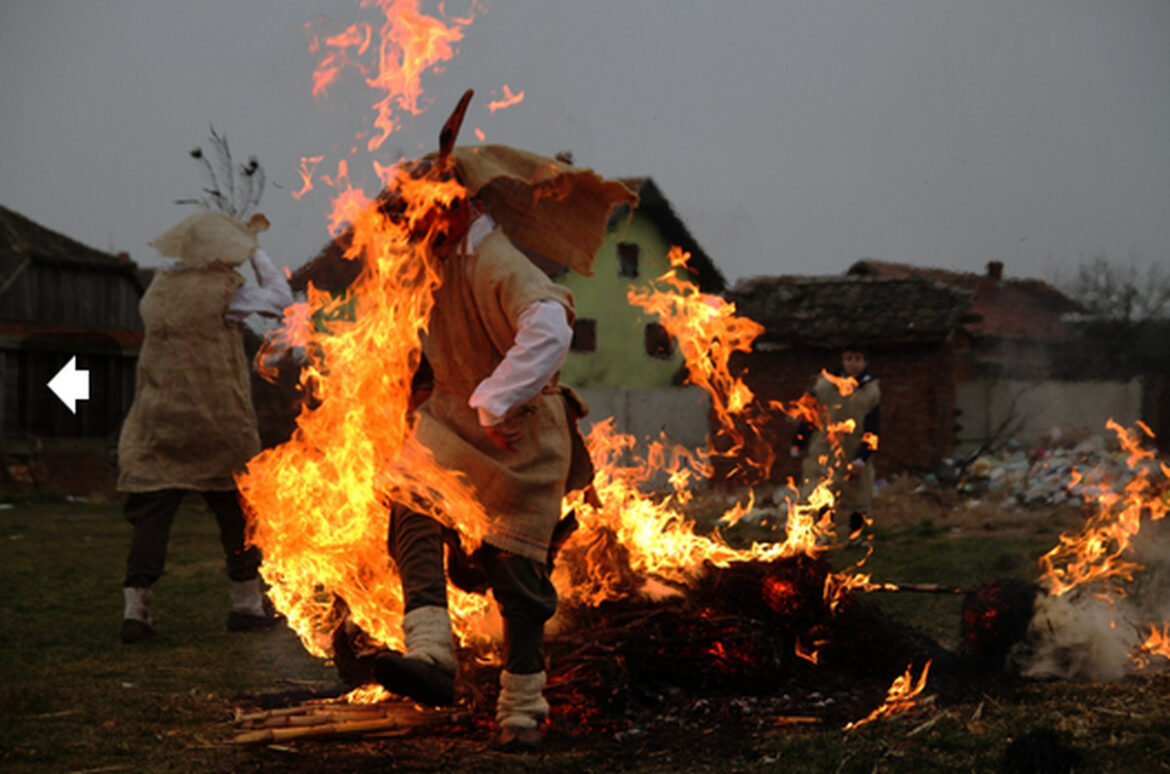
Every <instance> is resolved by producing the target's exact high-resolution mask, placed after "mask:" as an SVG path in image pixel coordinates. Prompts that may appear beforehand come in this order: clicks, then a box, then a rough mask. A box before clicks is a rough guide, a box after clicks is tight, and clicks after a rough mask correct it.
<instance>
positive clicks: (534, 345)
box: [467, 301, 573, 426]
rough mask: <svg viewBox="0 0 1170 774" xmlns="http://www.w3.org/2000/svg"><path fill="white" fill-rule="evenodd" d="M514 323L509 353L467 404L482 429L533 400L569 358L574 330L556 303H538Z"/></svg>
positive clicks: (566, 315) (564, 311) (525, 311)
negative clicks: (483, 426)
mask: <svg viewBox="0 0 1170 774" xmlns="http://www.w3.org/2000/svg"><path fill="white" fill-rule="evenodd" d="M516 322H517V330H516V340H515V342H513V344H512V347H511V349H509V350H508V353H507V354H506V355H505V356H504V359H503V360H502V361H500V364H499V365H498V366H496V370H495V371H493V372H492V374H491V376H489V377H487V378H486V379H484V380H483V381H482V382H480V383H479V385H478V386H477V387H476V388H475V392H473V393H471V398H470V400H468V401H467V403H468V405H469V406H471V407H472V408H474V409H475V410H476V411H477V412H478V413H479V423H480V424H481V425H485V426H486V425H497V424H499V423H500V422H502V421H504V417H505V415H507V413H508V412H509V411H511V410H512V409H513V408H515V407H516V406H519V405H520V404H521V403H524V402H525V401H528V400H531V399H532V398H534V397H535V396H536V395H537V394H538V393H539V392H540V391H541V390H543V389H544V386H545V385H546V384H548V383H549V380H551V379H552V378H553V376H554V375H555V374H556V372H557V371H558V370H560V368H561V366H562V365H564V363H565V357H566V356H567V355H568V354H569V344H570V343H571V342H572V341H573V328H572V327H571V326H570V325H569V318H568V313H567V312H566V310H565V307H563V306H561V305H560V304H559V303H557V302H556V301H537V302H536V303H534V304H532V305H530V306H529V307H528V308H527V309H525V310H524V311H523V312H522V313H521V314H520V318H519V319H518V320H517V321H516Z"/></svg>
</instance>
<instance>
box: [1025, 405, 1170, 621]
mask: <svg viewBox="0 0 1170 774" xmlns="http://www.w3.org/2000/svg"><path fill="white" fill-rule="evenodd" d="M1138 424H1139V427H1140V429H1141V430H1142V431H1143V432H1144V433H1145V435H1146V436H1148V437H1150V438H1153V433H1152V432H1151V431H1150V429H1149V428H1148V427H1146V426H1145V425H1144V424H1142V423H1138ZM1106 427H1107V428H1109V429H1110V430H1112V431H1113V432H1114V433H1116V435H1117V440H1118V442H1119V443H1120V444H1121V447H1122V449H1123V450H1124V451H1125V452H1126V453H1127V454H1128V458H1127V460H1126V462H1127V464H1128V465H1129V467H1130V469H1131V470H1133V472H1134V477H1133V479H1132V480H1130V482H1129V483H1128V484H1126V485H1125V487H1124V488H1123V489H1122V491H1121V492H1115V491H1113V490H1112V489H1109V488H1108V487H1102V488H1101V491H1099V492H1098V493H1097V494H1096V495H1095V499H1094V501H1090V502H1088V503H1086V507H1087V508H1089V509H1091V510H1092V511H1093V512H1092V513H1091V515H1090V516H1089V519H1088V521H1087V522H1086V523H1085V525H1084V526H1083V527H1082V528H1081V531H1080V532H1079V533H1077V534H1071V533H1063V534H1061V535H1060V538H1059V543H1058V544H1057V546H1056V547H1055V548H1053V549H1052V550H1051V551H1049V552H1048V553H1047V554H1045V555H1044V556H1042V557H1041V558H1040V568H1041V570H1042V574H1041V577H1040V583H1041V584H1042V585H1044V586H1045V587H1046V588H1047V589H1048V592H1049V593H1050V594H1054V595H1057V596H1059V595H1061V594H1066V593H1068V592H1070V591H1072V590H1073V589H1075V588H1077V587H1078V586H1081V585H1082V584H1088V583H1095V584H1097V585H1098V586H1100V587H1101V588H1102V593H1103V594H1104V595H1106V598H1108V597H1109V596H1110V595H1116V596H1124V594H1125V589H1124V588H1123V586H1122V584H1123V583H1128V582H1129V581H1132V580H1133V578H1134V575H1135V574H1136V573H1138V572H1139V571H1141V569H1142V566H1141V565H1140V564H1138V563H1137V562H1135V561H1133V560H1132V559H1129V558H1127V554H1128V552H1129V548H1130V545H1131V542H1132V540H1133V537H1134V536H1135V535H1136V534H1137V533H1138V531H1139V530H1140V529H1141V520H1142V516H1143V515H1148V516H1149V517H1150V518H1151V519H1153V520H1158V519H1161V518H1163V517H1164V516H1165V515H1166V511H1167V509H1168V508H1170V505H1168V503H1167V500H1166V499H1165V493H1166V491H1167V481H1166V468H1165V465H1162V466H1161V472H1162V479H1161V480H1160V481H1155V480H1153V478H1152V475H1153V474H1152V471H1151V469H1150V468H1151V467H1152V466H1148V465H1145V464H1143V463H1145V462H1146V461H1149V460H1152V459H1153V457H1154V452H1153V451H1151V450H1148V449H1143V448H1142V447H1141V439H1140V437H1138V434H1137V433H1136V432H1131V431H1129V430H1127V429H1126V428H1124V427H1122V426H1121V425H1119V424H1118V423H1117V422H1114V421H1113V420H1112V419H1110V420H1109V421H1108V422H1107V423H1106ZM1079 475H1080V474H1079V473H1078V474H1076V476H1078V477H1079ZM1075 480H1077V481H1079V480H1080V479H1079V478H1076V479H1075Z"/></svg>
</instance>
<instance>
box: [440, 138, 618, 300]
mask: <svg viewBox="0 0 1170 774" xmlns="http://www.w3.org/2000/svg"><path fill="white" fill-rule="evenodd" d="M451 155H452V158H453V160H454V165H455V170H456V174H457V175H458V177H459V180H460V182H461V183H462V184H463V185H464V187H466V188H467V191H468V193H470V194H471V195H472V196H474V197H477V198H479V199H480V200H482V201H483V202H484V203H485V204H486V205H487V207H488V211H489V212H490V213H491V216H492V218H494V219H495V221H496V223H498V224H499V225H500V228H502V229H503V230H504V233H505V234H507V235H508V238H509V239H510V240H512V242H513V244H515V245H516V246H517V247H519V248H520V249H522V250H524V251H527V252H530V253H537V254H539V255H542V256H544V257H546V258H549V259H550V260H553V261H555V262H557V263H559V264H561V265H562V266H567V267H569V268H570V269H573V270H574V271H576V272H578V273H580V274H584V275H585V276H586V277H591V276H593V258H594V256H595V255H596V254H597V251H598V250H599V249H600V248H601V243H602V242H603V241H604V240H605V234H606V229H607V226H608V223H609V216H610V212H611V211H612V210H613V208H614V207H616V206H618V205H621V204H626V205H629V206H630V207H631V208H632V207H635V206H637V203H638V197H637V195H636V194H634V193H633V192H632V191H630V189H628V188H626V187H625V185H623V184H622V183H620V182H618V181H616V180H605V179H603V178H601V177H600V176H598V175H597V173H596V172H594V171H593V170H590V169H580V168H577V167H573V166H569V165H567V164H562V163H561V162H559V161H555V160H553V159H550V158H546V157H544V156H539V155H537V154H535V153H529V152H528V151H522V150H517V149H515V148H509V147H507V146H506V145H474V146H461V147H457V148H455V149H454V150H453V151H452V154H451Z"/></svg>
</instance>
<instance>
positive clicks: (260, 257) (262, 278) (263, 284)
mask: <svg viewBox="0 0 1170 774" xmlns="http://www.w3.org/2000/svg"><path fill="white" fill-rule="evenodd" d="M252 271H254V272H256V282H257V283H259V284H257V285H243V286H241V287H240V288H239V289H238V290H237V291H236V292H235V295H233V296H232V300H231V302H230V303H229V304H228V308H227V311H226V312H224V315H223V316H224V318H226V319H228V320H231V321H233V322H242V321H243V319H244V318H245V317H247V316H248V315H250V314H263V315H268V316H270V317H280V315H281V314H282V313H283V312H284V310H285V308H286V307H288V306H289V305H291V304H292V303H293V294H292V288H290V287H289V284H288V279H287V278H286V277H285V276H284V272H283V271H281V270H280V269H279V268H277V266H276V264H274V263H273V262H272V259H271V258H269V257H268V254H267V253H265V252H264V251H263V250H261V249H260V248H259V247H257V248H256V249H255V250H253V251H252Z"/></svg>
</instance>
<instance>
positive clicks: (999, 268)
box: [987, 261, 1003, 282]
mask: <svg viewBox="0 0 1170 774" xmlns="http://www.w3.org/2000/svg"><path fill="white" fill-rule="evenodd" d="M987 276H988V277H990V278H991V279H993V280H995V281H996V282H999V281H1000V280H1001V279H1003V261H988V263H987Z"/></svg>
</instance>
